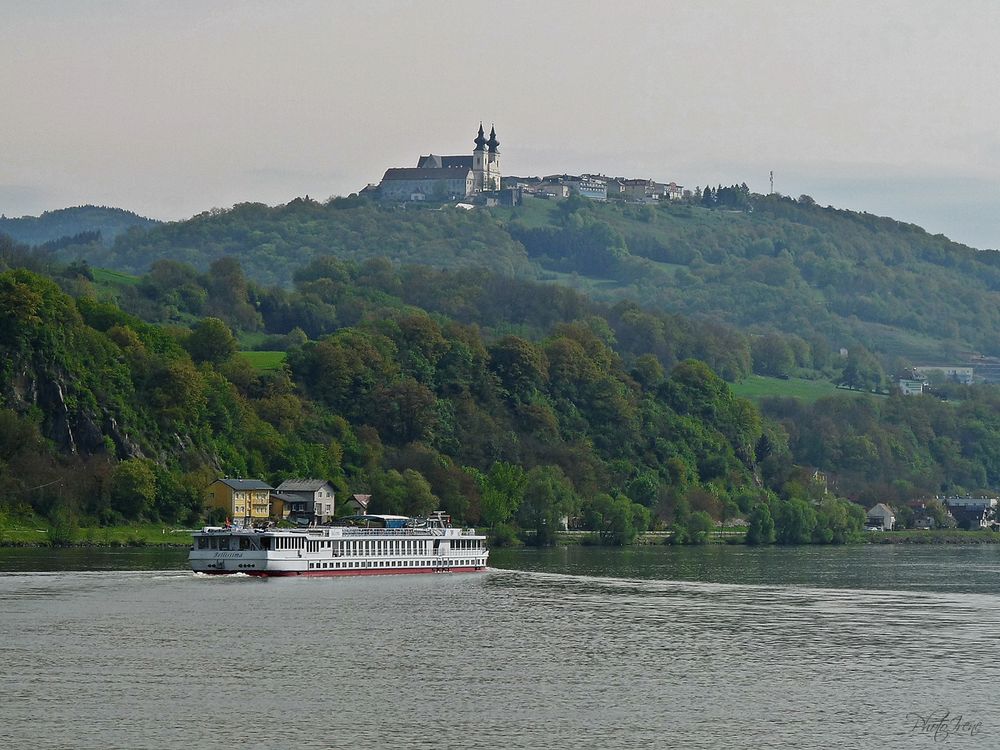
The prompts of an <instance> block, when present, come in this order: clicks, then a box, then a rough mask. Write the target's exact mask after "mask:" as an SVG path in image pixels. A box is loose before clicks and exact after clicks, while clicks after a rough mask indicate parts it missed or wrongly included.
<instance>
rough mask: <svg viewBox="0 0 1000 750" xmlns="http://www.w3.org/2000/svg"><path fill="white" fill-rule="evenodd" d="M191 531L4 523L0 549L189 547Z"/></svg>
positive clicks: (158, 526)
mask: <svg viewBox="0 0 1000 750" xmlns="http://www.w3.org/2000/svg"><path fill="white" fill-rule="evenodd" d="M191 532H192V529H178V528H173V527H170V526H165V525H163V524H153V523H147V524H129V525H124V524H123V525H118V526H96V527H94V526H87V527H80V526H75V525H72V524H66V523H56V524H51V523H47V522H45V521H38V520H35V521H34V522H32V521H30V520H29V521H8V522H7V523H4V524H0V547H189V546H190V545H191Z"/></svg>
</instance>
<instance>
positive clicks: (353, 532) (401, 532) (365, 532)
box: [342, 526, 443, 536]
mask: <svg viewBox="0 0 1000 750" xmlns="http://www.w3.org/2000/svg"><path fill="white" fill-rule="evenodd" d="M342 528H343V529H344V536H376V535H377V536H415V535H421V534H431V535H436V536H441V535H442V533H443V530H442V529H433V528H406V529H363V528H352V527H350V526H344V527H342Z"/></svg>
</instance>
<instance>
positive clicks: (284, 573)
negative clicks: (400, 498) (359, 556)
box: [195, 566, 487, 578]
mask: <svg viewBox="0 0 1000 750" xmlns="http://www.w3.org/2000/svg"><path fill="white" fill-rule="evenodd" d="M486 571H487V568H486V567H481V568H479V567H472V566H464V567H458V566H456V567H451V568H357V569H348V570H245V571H244V570H196V571H195V572H196V573H201V574H203V575H212V576H226V575H229V576H231V575H237V574H239V573H242V574H243V575H248V576H253V577H254V578H291V577H294V576H308V577H311V578H320V577H322V578H329V577H332V576H392V575H405V574H410V573H423V574H427V573H485V572H486Z"/></svg>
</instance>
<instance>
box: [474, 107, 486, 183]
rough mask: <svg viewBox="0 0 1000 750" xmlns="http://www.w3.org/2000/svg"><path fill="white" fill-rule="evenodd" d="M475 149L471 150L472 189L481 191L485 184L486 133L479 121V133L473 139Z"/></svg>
mask: <svg viewBox="0 0 1000 750" xmlns="http://www.w3.org/2000/svg"><path fill="white" fill-rule="evenodd" d="M473 142H474V143H475V144H476V150H475V151H473V152H472V180H473V182H472V189H473V191H474V192H477V193H479V192H482V191H483V190H484V189H487V188H486V187H485V185H486V173H487V164H486V134H485V133H484V132H483V124H482V123H479V135H477V136H476V140H475V141H473Z"/></svg>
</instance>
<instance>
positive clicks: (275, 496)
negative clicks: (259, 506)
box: [271, 492, 305, 503]
mask: <svg viewBox="0 0 1000 750" xmlns="http://www.w3.org/2000/svg"><path fill="white" fill-rule="evenodd" d="M271 499H272V500H281V501H282V502H285V503H301V502H305V501H304V500H303V499H302V498H301V497H299V496H297V495H285V494H283V493H281V492H272V493H271Z"/></svg>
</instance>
